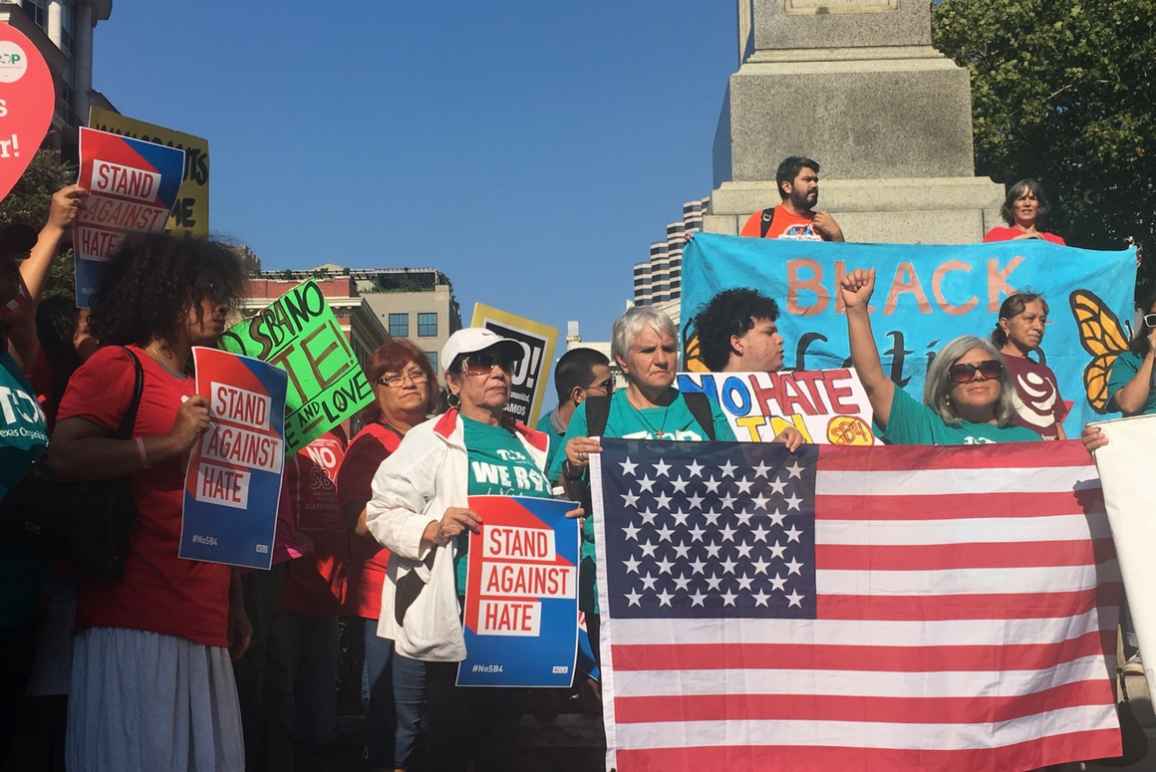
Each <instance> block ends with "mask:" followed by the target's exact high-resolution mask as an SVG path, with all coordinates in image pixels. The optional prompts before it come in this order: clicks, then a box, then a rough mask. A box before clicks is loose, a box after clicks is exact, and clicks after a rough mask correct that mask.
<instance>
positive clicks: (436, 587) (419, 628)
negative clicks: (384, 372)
mask: <svg viewBox="0 0 1156 772" xmlns="http://www.w3.org/2000/svg"><path fill="white" fill-rule="evenodd" d="M516 429H517V435H518V439H520V440H521V442H522V445H523V446H524V447H525V449H526V452H527V453H529V454H530V458H531V459H533V461H534V464H535V466H537V467H538V468H539V469H541V468H543V467H544V466H545V464H546V451H547V448H548V447H549V438H548V437H547V436H546V435H545V434H543V433H542V432H538V431H534V430H532V429H528V428H526V427H525V426H524V425H522V424H518V425H517V427H516ZM372 487H373V498H371V499H370V500H369V503H368V504H366V508H365V509H366V512H365V522H366V524H367V525H368V526H369V532H370V533H372V534H373V538H375V539H377V541H378V542H380V543H381V545H382V546H384V547H386V548H388V549H389V550H390V552H391V553H392V555H391V556H390V560H389V568H388V569H387V571H386V574H385V583H384V584H383V585H382V588H381V616H380V617H379V618H378V622H377V634H378V635H379V636H381V637H382V638H390V639H392V640H393V642H394V650H395V651H397V652H398V653H399V654H401V655H403V656H406V657H409V658H411V659H419V660H424V661H428V662H460V661H462V660H463V659H465V657H466V644H465V637H464V635H463V633H462V624H461V621H460V611H459V609H458V594H457V590H456V588H455V587H454V557H455V555H456V554H457V549H456V546H455V544H454V543H452V542H451V543H450V544H449V545H447V546H445V547H441V548H438V549H437V550H436V552H435V553H434V559H433V567H432V568H427V567H426V564H425V563H424V562H423V561H424V560H425V559H426V558H427V556H428V555H429V552H430V548H429V547H428V546H425V547H423V546H422V543H421V536H422V534H423V533H425V529H426V526H428V525H429V524H430V523H436V522H439V521H440V520H441V518H442V515H444V514H445V511H446V510H447V509H448V508H450V507H468V506H469V494H468V491H469V462H468V457H467V454H466V445H465V429H464V427H463V424H462V421H461V419H460V418H459V416H458V412H457V411H456V410H449V411H447V412H445V413H443V414H442V415H440V416H436V417H434V418H431V419H430V420H428V421H426V422H424V423H421V424H418V425H417V426H415V427H413V428H412V429H410V430H409V431H408V432H406V435H405V437H404V438H403V439H402V441H401V445H399V446H398V448H397V450H396V451H394V452H393V453H392V454H390V456H389V457H388V458H386V459H385V461H383V462H382V464H381V466H380V467H378V469H377V473H376V474H374V476H373V485H372ZM411 572H415V573H416V574H417V575H418V576H419V577H421V579H422V580H423V581H424V582H425V587H424V588H422V590H421V592H420V593H419V594H418V596H417V599H416V600H414V601H413V604H412V605H410V607H409V608H408V609H407V610H406V612H405V618H404V620H403V622H404V624H403V625H400V626H399V625H398V624H397V620H396V618H395V605H396V604H395V600H396V591H397V582H398V580H399V579H401V578H402V577H404V576H405V575H406V574H409V573H411Z"/></svg>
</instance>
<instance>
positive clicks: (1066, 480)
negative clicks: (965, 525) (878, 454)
mask: <svg viewBox="0 0 1156 772" xmlns="http://www.w3.org/2000/svg"><path fill="white" fill-rule="evenodd" d="M1099 487H1100V476H1099V475H1098V474H1097V472H1096V467H1095V466H1092V465H1089V466H1058V467H1045V468H1042V469H905V470H902V471H877V472H844V471H837V470H832V471H830V472H825V471H822V462H820V471H819V473H818V474H817V475H816V476H815V493H816V494H817V495H819V496H824V495H841V496H863V495H870V496H892V495H894V496H912V495H944V494H951V493H970V494H975V495H988V494H993V493H994V494H998V493H1060V492H1065V491H1071V490H1073V489H1079V490H1085V489H1089V488H1099Z"/></svg>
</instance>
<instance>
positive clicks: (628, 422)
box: [549, 389, 735, 614]
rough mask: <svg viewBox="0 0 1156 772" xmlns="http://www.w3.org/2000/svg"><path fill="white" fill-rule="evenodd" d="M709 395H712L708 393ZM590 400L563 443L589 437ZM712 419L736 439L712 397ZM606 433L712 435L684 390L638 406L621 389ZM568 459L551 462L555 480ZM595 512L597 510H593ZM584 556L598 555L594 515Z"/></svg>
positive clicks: (593, 605) (723, 435)
mask: <svg viewBox="0 0 1156 772" xmlns="http://www.w3.org/2000/svg"><path fill="white" fill-rule="evenodd" d="M708 399H709V397H708ZM586 404H587V403H585V402H583V403H582V404H581V405H579V406H578V407H577V409H575V410H574V415H572V416H571V417H570V424H569V425H568V426H567V427H566V435H565V436H564V437H563V438H562V443H561V444H562V447H563V448H564V447H565V446H566V443H567V442H569V441H570V440H572V439H573V438H575V437H585V436H586V435H587V432H586ZM710 413H711V419H712V422H713V423H714V436H715V439H716V440H718V441H719V442H734V441H735V433H734V432H733V431H732V430H731V427H730V423H729V421H728V420H727V417H726V414H725V413H723V411H722V409H721V408H720V407H719V406H718V404H717V403H716V402H715V401H714V400H713V399H711V400H710ZM601 436H603V437H617V438H622V439H627V440H655V439H663V440H678V441H682V442H702V441H704V440H707V439H709V437H710V435H708V434H707V433H706V432H705V431H704V430H703V428H702V427H701V426H699V424H698V421H696V420H695V417H694V414H693V413H691V412H690V408H689V407H687V406H686V400H685V399H684V398H683V396H682V394H679V395H678V396H676V397H675V398H674V401H673V402H671V403H670V404H669V405H667V406H666V407H648V408H643V409H641V410H640V409H638V408H636V407H634V406H633V405H631V404H630V400H629V399H628V398H627V394H626V390H625V389H621V390H619V391H616V392H614V394H612V395H611V396H610V412H609V414H608V415H607V417H606V430H605V431H603V432H602V435H601ZM565 460H566V453H565V452H564V451H561V452H559V454H558V456H557V457H555V458H554V461H553V462H552V463H551V464H550V466H549V474H550V479H551V480H557V479H560V478H561V477H562V463H563V462H564V461H565ZM589 514H593V513H589ZM582 557H583V558H584V559H585V558H589V559H590V560H592V561H593V560H595V557H594V518H593V517H587V518H586V519H585V522H583V524H582ZM583 606H584V608H583V610H584V611H589V612H591V613H595V614H596V613H598V596H597V595H596V594H595V595H594V596H593V599H592V600H591V601H589V602H584V603H583Z"/></svg>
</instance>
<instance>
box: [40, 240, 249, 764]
mask: <svg viewBox="0 0 1156 772" xmlns="http://www.w3.org/2000/svg"><path fill="white" fill-rule="evenodd" d="M243 285H244V274H243V272H242V269H241V266H240V264H239V262H238V260H237V258H236V256H235V255H234V254H233V253H232V252H231V251H229V250H228V249H227V248H226V247H224V246H223V245H220V244H216V243H214V242H210V241H205V240H201V239H191V238H174V237H171V236H165V235H153V236H147V237H138V238H133V239H131V240H129V241H127V242H126V243H125V244H124V246H123V247H122V248H121V249H120V251H119V253H118V254H117V255H116V256H115V257H114V258H113V260H112V261H111V262H110V263H107V264H106V269H105V275H104V278H103V280H102V284H101V286H100V287H99V289H98V290H97V293H96V295H95V296H94V298H93V301H92V309H91V317H90V322H89V324H90V328H91V331H92V333H93V334H94V335H95V336H96V337H97V338H98V339H99V340H100V341H101V343H102V344H103V346H104V347H103V348H101V349H100V350H98V351H97V352H96V353H95V354H93V355H92V357H91V358H90V359H89V360H88V361H87V362H85V364H84V365H83V366H81V367H80V369H78V370H77V371H76V373H75V374H74V375H73V376H72V379H71V380H70V382H69V385H68V390H67V391H66V392H65V394H64V397H63V399H62V400H61V404H60V409H59V413H58V418H57V424H56V430H55V432H54V433H53V436H52V443H51V451H50V463H52V465H53V467H54V468H55V469H56V470H57V472H58V474H60V475H61V476H63V477H67V478H72V479H90V480H91V479H109V478H118V477H129V478H130V479H131V481H132V491H133V498H134V500H135V503H136V509H137V520H136V525H135V527H134V529H133V531H132V535H131V538H130V542H129V545H128V551H127V553H126V555H127V556H126V559H125V563H124V572H123V577H122V578H120V579H119V580H116V581H103V582H94V581H87V580H84V579H82V580H81V581H80V582H79V586H80V590H79V592H78V599H77V600H78V606H77V636H76V639H75V647H74V652H73V667H72V694H71V699H70V702H69V715H68V739H67V743H66V746H67V747H66V759H67V765H68V769H69V770H71V772H158V771H159V770H165V772H241V770H243V769H244V763H245V762H244V758H245V754H244V744H243V740H242V736H241V719H240V710H239V706H238V702H237V689H236V685H235V683H234V680H233V666H232V662H231V661H230V654H229V648H230V645H232V647H233V648H234V654H236V655H238V656H239V655H240V652H241V651H243V649H244V647H245V646H247V644H248V641H247V639H248V636H249V626H248V620H247V619H246V618H245V616H244V606H243V605H242V604H241V603H240V602H239V600H240V599H239V588H240V585H239V582H237V581H236V579H235V578H234V576H233V571H232V569H230V568H229V567H228V566H223V565H217V564H213V563H201V562H198V561H193V560H182V559H180V558H178V557H177V545H178V542H179V539H180V531H181V504H182V496H183V491H184V472H185V464H186V460H187V454H188V451H189V449H190V448H191V447H192V446H193V444H194V443H196V442H197V440H198V438H199V437H200V436H201V435H202V433H204V431H205V430H206V429H207V428H208V427H209V412H208V403H207V401H206V400H205V399H204V398H203V397H200V396H196V395H195V394H194V380H193V378H191V377H190V376H189V371H190V369H191V347H192V346H194V345H210V346H211V345H214V341H215V340H216V339H217V337H218V336H219V335H220V334H221V332H222V331H223V330H224V326H225V320H226V318H227V315H228V312H229V310H230V308H231V307H232V305H233V302H234V300H235V299H236V298H237V297H239V296H240V295H241V293H242V291H243ZM133 358H135V359H136V360H137V361H138V362H139V363H140V367H141V372H142V374H143V388H142V391H141V396H140V401H139V406H138V408H137V411H136V417H135V421H134V423H133V425H132V437H131V439H114V436H115V434H116V432H117V428H118V427H119V426H120V424H121V421H122V419H123V418H124V417H125V415H126V414H127V413H129V411H130V408H131V405H132V402H133V393H134V387H135V383H136V364H135V363H134V362H133ZM234 599H235V600H234Z"/></svg>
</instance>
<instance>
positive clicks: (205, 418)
mask: <svg viewBox="0 0 1156 772" xmlns="http://www.w3.org/2000/svg"><path fill="white" fill-rule="evenodd" d="M210 420H211V419H210V418H209V401H208V400H207V399H205V398H204V397H202V396H200V395H197V396H193V397H190V398H189V399H187V400H185V401H184V403H182V404H181V407H180V409H179V410H177V417H176V420H175V421H174V422H173V429H172V431H170V432H169V435H168V437H167V438H166V439H167V440H168V443H169V450H170V451H171V452H170V454H169V455H177V454H179V453H184V452H185V451H187V450H188V449H189V448H191V447H193V444H194V443H195V442H196V441H197V439H198V438H199V437H200V436H201V435H202V434H204V433H205V430H206V429H208V428H209V421H210Z"/></svg>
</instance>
